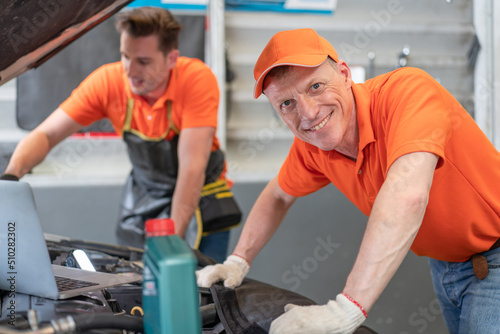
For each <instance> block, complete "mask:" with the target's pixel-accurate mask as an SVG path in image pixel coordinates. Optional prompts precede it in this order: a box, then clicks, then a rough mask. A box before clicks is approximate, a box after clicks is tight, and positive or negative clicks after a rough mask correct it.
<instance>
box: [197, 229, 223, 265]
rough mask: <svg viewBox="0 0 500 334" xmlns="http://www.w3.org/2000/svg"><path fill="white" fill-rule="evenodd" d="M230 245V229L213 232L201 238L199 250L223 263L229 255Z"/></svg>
mask: <svg viewBox="0 0 500 334" xmlns="http://www.w3.org/2000/svg"><path fill="white" fill-rule="evenodd" d="M228 245H229V231H224V232H218V233H212V234H209V235H207V236H206V237H203V238H201V240H200V245H199V246H198V250H199V251H200V252H202V253H203V254H205V255H206V256H209V257H211V258H212V259H214V260H215V261H217V262H219V263H222V262H224V260H225V259H226V257H227V247H228Z"/></svg>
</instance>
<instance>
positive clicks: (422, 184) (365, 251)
mask: <svg viewBox="0 0 500 334" xmlns="http://www.w3.org/2000/svg"><path fill="white" fill-rule="evenodd" d="M437 160H438V158H437V157H436V156H434V155H433V154H431V153H426V152H416V153H412V154H408V155H405V156H402V157H401V158H399V159H398V160H396V161H395V162H394V163H393V165H392V166H391V168H390V170H389V173H388V176H387V179H386V181H385V182H384V184H383V185H382V187H381V189H380V191H379V193H378V195H377V199H376V200H375V203H374V205H373V208H372V212H371V214H370V218H369V219H368V224H367V227H366V230H365V235H364V237H363V240H362V242H361V247H360V251H359V253H358V257H357V259H356V262H355V263H354V266H353V269H352V271H351V273H350V275H349V277H348V279H347V282H346V286H345V288H344V292H345V293H346V294H348V295H350V296H351V297H352V298H354V299H355V300H356V301H357V302H358V303H359V304H361V306H363V307H364V308H365V309H366V310H367V311H369V310H370V309H371V308H372V307H373V305H374V304H375V301H376V300H377V299H378V297H379V296H380V294H381V293H382V291H383V290H384V289H385V287H386V286H387V284H388V283H389V281H390V280H391V278H392V277H393V276H394V274H395V273H396V271H397V269H398V268H399V266H400V265H401V263H402V262H403V260H404V258H405V256H406V255H407V253H408V251H409V249H410V247H411V244H412V243H413V240H414V238H415V237H416V235H417V233H418V230H419V228H420V225H421V223H422V220H423V217H424V214H425V210H426V207H427V201H428V196H429V191H430V188H431V184H432V179H433V173H434V170H435V167H436V164H437Z"/></svg>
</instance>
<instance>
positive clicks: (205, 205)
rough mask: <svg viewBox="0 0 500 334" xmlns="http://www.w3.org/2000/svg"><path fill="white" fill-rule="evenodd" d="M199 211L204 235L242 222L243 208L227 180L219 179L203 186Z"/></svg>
mask: <svg viewBox="0 0 500 334" xmlns="http://www.w3.org/2000/svg"><path fill="white" fill-rule="evenodd" d="M199 212H200V215H201V221H202V223H203V234H204V235H205V234H209V233H213V232H218V231H224V230H227V229H229V228H231V227H234V226H236V225H238V224H239V223H240V222H241V210H240V208H239V206H238V204H237V203H236V201H235V199H234V197H233V193H232V192H231V190H230V189H229V186H228V185H227V181H226V180H218V181H215V182H212V183H209V184H206V185H205V186H204V187H203V190H202V192H201V198H200V204H199Z"/></svg>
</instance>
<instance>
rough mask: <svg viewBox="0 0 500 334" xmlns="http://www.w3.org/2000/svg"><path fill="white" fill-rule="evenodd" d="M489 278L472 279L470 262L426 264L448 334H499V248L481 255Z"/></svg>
mask: <svg viewBox="0 0 500 334" xmlns="http://www.w3.org/2000/svg"><path fill="white" fill-rule="evenodd" d="M482 255H484V256H485V257H486V259H487V261H488V268H489V274H488V276H487V277H486V278H485V279H484V280H480V279H478V278H477V277H476V276H474V271H473V269H472V263H471V261H465V262H444V261H438V260H434V259H430V260H429V264H430V267H431V276H432V283H433V284H434V291H435V292H436V296H437V298H438V300H439V305H440V307H441V311H442V312H443V317H444V320H445V322H446V326H447V327H448V330H449V331H450V333H451V334H466V333H467V334H474V333H477V334H490V333H500V248H497V249H494V250H490V251H486V252H484V253H482Z"/></svg>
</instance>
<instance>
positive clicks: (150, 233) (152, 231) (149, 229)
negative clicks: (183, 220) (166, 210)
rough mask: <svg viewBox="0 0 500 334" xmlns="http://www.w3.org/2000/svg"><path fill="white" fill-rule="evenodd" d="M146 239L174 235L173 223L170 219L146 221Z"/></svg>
mask: <svg viewBox="0 0 500 334" xmlns="http://www.w3.org/2000/svg"><path fill="white" fill-rule="evenodd" d="M145 232H146V238H148V237H161V236H165V235H172V234H175V223H174V221H173V220H172V219H170V218H152V219H148V220H146V224H145Z"/></svg>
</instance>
